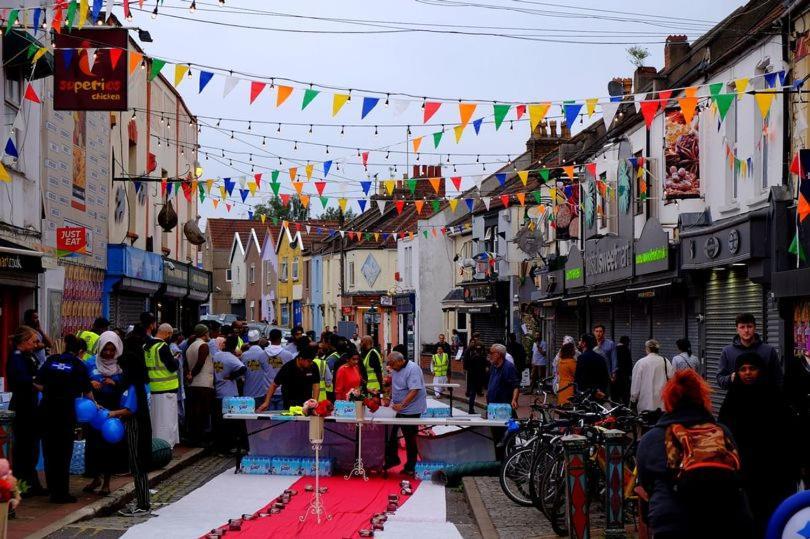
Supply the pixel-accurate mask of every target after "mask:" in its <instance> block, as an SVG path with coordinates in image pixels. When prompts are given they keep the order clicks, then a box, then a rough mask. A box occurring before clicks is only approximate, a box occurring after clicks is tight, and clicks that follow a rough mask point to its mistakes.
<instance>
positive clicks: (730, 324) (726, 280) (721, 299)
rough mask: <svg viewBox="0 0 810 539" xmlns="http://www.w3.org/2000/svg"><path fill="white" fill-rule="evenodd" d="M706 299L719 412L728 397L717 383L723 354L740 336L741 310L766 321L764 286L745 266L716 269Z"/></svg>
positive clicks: (709, 371) (709, 370)
mask: <svg viewBox="0 0 810 539" xmlns="http://www.w3.org/2000/svg"><path fill="white" fill-rule="evenodd" d="M705 301H706V304H705V307H706V309H705V316H706V319H705V325H706V327H705V331H706V378H707V381H708V382H709V385H711V386H712V389H713V390H714V391H713V392H712V404H713V405H714V408H715V411H717V410H719V409H720V405H721V404H723V399H724V398H725V396H726V392H725V391H724V390H722V389H720V388H719V387H718V386H717V371H718V370H719V368H720V367H719V365H720V353H721V352H722V351H723V347H724V346H727V345H729V344H731V341H732V340H733V339H734V335H736V328H735V326H734V318H735V317H736V316H737V314H738V313H743V312H748V313H752V314H753V315H754V316H755V317H756V319H757V322H759V321H761V320H764V317H763V295H762V287H761V286H760V285H758V284H756V283H753V282H751V281H749V280H748V278H747V276H746V272H745V270H744V269H743V270H733V271H712V272H711V276H710V277H709V280H708V282H707V283H706V300H705Z"/></svg>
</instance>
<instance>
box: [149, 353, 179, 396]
mask: <svg viewBox="0 0 810 539" xmlns="http://www.w3.org/2000/svg"><path fill="white" fill-rule="evenodd" d="M163 346H167V345H166V343H165V342H163V341H160V342H156V343H154V344H153V345H152V346H150V347H149V348H148V349H147V350H146V352H145V353H144V359H145V360H146V370H147V371H148V372H149V390H150V391H151V392H152V393H160V392H166V391H177V390H178V389H179V388H180V381H179V380H178V378H177V373H176V372H171V371H170V370H169V369H167V368H166V365H164V364H163V362H162V361H161V360H160V357H159V352H160V348H161V347H163Z"/></svg>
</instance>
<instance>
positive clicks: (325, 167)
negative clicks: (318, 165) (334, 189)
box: [323, 159, 332, 177]
mask: <svg viewBox="0 0 810 539" xmlns="http://www.w3.org/2000/svg"><path fill="white" fill-rule="evenodd" d="M330 170H332V160H331V159H330V160H329V161H324V162H323V175H324V177H326V176H328V175H329V171H330Z"/></svg>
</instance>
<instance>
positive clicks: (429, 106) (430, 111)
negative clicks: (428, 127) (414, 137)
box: [422, 101, 442, 124]
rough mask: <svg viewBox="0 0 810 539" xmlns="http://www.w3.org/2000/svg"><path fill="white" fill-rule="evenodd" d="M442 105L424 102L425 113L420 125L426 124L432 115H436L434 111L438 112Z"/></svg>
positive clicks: (438, 102) (434, 102)
mask: <svg viewBox="0 0 810 539" xmlns="http://www.w3.org/2000/svg"><path fill="white" fill-rule="evenodd" d="M441 106H442V104H441V102H440V101H426V102H425V106H424V108H425V113H424V115H423V120H422V123H425V124H426V123H428V120H430V119H431V118H433V115H434V114H436V111H438V110H439V107H441Z"/></svg>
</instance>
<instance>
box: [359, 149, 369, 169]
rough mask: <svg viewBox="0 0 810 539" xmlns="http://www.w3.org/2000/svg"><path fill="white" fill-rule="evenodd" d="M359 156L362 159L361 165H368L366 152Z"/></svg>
mask: <svg viewBox="0 0 810 539" xmlns="http://www.w3.org/2000/svg"><path fill="white" fill-rule="evenodd" d="M360 158H361V160H362V161H363V166H364V167H365V166H368V152H363V153H361V154H360Z"/></svg>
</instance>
